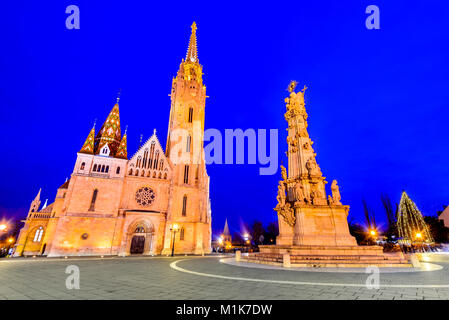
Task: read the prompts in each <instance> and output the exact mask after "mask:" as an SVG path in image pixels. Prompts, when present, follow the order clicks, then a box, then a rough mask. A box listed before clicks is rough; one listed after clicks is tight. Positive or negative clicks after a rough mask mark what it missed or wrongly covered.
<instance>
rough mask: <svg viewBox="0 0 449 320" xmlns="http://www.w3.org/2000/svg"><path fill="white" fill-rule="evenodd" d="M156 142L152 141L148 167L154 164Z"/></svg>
mask: <svg viewBox="0 0 449 320" xmlns="http://www.w3.org/2000/svg"><path fill="white" fill-rule="evenodd" d="M155 144H156V143H155V142H154V141H153V142H152V143H151V147H150V160H148V169H151V167H152V166H153V157H154V146H155Z"/></svg>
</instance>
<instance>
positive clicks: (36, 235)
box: [33, 227, 44, 242]
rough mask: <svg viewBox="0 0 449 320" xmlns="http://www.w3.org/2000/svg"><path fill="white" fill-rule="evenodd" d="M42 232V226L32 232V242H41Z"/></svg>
mask: <svg viewBox="0 0 449 320" xmlns="http://www.w3.org/2000/svg"><path fill="white" fill-rule="evenodd" d="M43 233H44V228H42V227H39V228H38V229H37V230H36V232H35V233H34V239H33V242H41V239H42V234H43Z"/></svg>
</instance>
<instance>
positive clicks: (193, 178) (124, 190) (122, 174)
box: [14, 23, 211, 256]
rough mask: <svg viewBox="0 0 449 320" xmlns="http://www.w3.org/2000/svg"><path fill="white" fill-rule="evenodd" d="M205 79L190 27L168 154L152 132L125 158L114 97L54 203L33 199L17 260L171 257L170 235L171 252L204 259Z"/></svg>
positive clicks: (207, 227) (176, 83) (207, 238)
mask: <svg viewBox="0 0 449 320" xmlns="http://www.w3.org/2000/svg"><path fill="white" fill-rule="evenodd" d="M202 75H203V73H202V66H201V65H200V64H199V62H198V52H197V39H196V24H195V23H193V25H192V33H191V37H190V42H189V46H188V50H187V56H186V60H185V61H184V60H182V62H181V65H180V67H179V71H178V73H177V75H176V77H175V78H174V79H173V82H172V90H171V94H170V97H171V108H170V117H169V125H168V135H167V144H166V150H165V152H164V150H163V148H162V145H161V144H160V142H159V140H158V137H157V135H156V130H154V133H153V135H152V136H151V137H150V138H149V139H148V140H147V141H146V142H145V143H143V144H142V145H141V146H140V148H139V149H138V150H137V152H136V153H135V154H134V155H133V156H132V157H131V158H130V159H128V151H127V138H128V137H127V134H126V130H125V133H124V134H123V135H122V133H121V126H120V112H119V98H117V103H116V104H115V105H114V106H113V108H112V110H111V112H110V113H109V115H108V117H107V119H106V121H105V122H104V124H103V125H102V126H101V128H100V130H99V131H98V132H96V129H95V125H94V127H93V128H92V130H91V131H90V133H89V134H88V137H87V139H86V141H85V142H84V145H83V146H82V148H81V150H80V151H79V152H78V156H77V160H76V162H75V166H74V169H73V173H72V175H71V177H70V179H69V180H67V181H66V182H65V183H64V184H63V185H61V187H59V189H58V190H57V192H56V198H55V200H54V202H53V203H51V204H49V205H48V206H46V207H45V208H43V209H41V210H39V208H40V204H41V199H40V191H39V193H38V195H37V196H36V198H35V199H34V200H33V201H32V203H31V206H30V209H29V212H28V215H27V218H26V220H25V221H24V222H25V225H24V227H23V228H22V230H21V232H20V235H19V238H18V241H17V244H16V246H15V253H14V255H15V256H22V255H47V256H69V255H129V254H145V255H153V254H155V255H156V254H170V253H171V250H172V246H173V243H174V241H173V235H175V237H176V238H175V239H174V240H175V253H182V254H187V253H188V254H203V253H209V252H210V250H211V212H210V202H209V176H208V175H207V172H206V166H205V162H204V157H203V140H204V139H203V134H204V115H205V101H206V87H205V85H204V84H203V79H202ZM173 229H175V230H176V232H173V231H174V230H173Z"/></svg>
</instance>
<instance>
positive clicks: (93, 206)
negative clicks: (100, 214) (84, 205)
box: [89, 189, 98, 211]
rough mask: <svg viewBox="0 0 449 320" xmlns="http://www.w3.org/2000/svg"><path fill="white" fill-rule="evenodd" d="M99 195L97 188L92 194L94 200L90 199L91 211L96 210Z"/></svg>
mask: <svg viewBox="0 0 449 320" xmlns="http://www.w3.org/2000/svg"><path fill="white" fill-rule="evenodd" d="M97 196H98V189H95V190H94V193H93V194H92V200H91V201H90V207H89V211H95V202H96V201H97Z"/></svg>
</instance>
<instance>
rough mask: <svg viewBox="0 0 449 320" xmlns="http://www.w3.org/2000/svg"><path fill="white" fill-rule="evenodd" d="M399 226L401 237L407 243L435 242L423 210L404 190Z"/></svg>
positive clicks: (400, 205)
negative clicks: (422, 212)
mask: <svg viewBox="0 0 449 320" xmlns="http://www.w3.org/2000/svg"><path fill="white" fill-rule="evenodd" d="M397 227H398V233H399V237H401V238H402V239H403V240H404V241H405V242H407V243H413V242H415V241H419V242H421V241H426V242H433V237H432V235H431V233H430V230H429V227H428V226H427V224H426V222H425V221H424V218H423V216H422V214H421V212H420V211H419V210H418V207H417V206H416V204H415V203H414V202H413V201H412V200H411V199H410V197H409V196H408V195H407V193H405V191H403V192H402V196H401V201H400V202H399V210H398V221H397Z"/></svg>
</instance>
